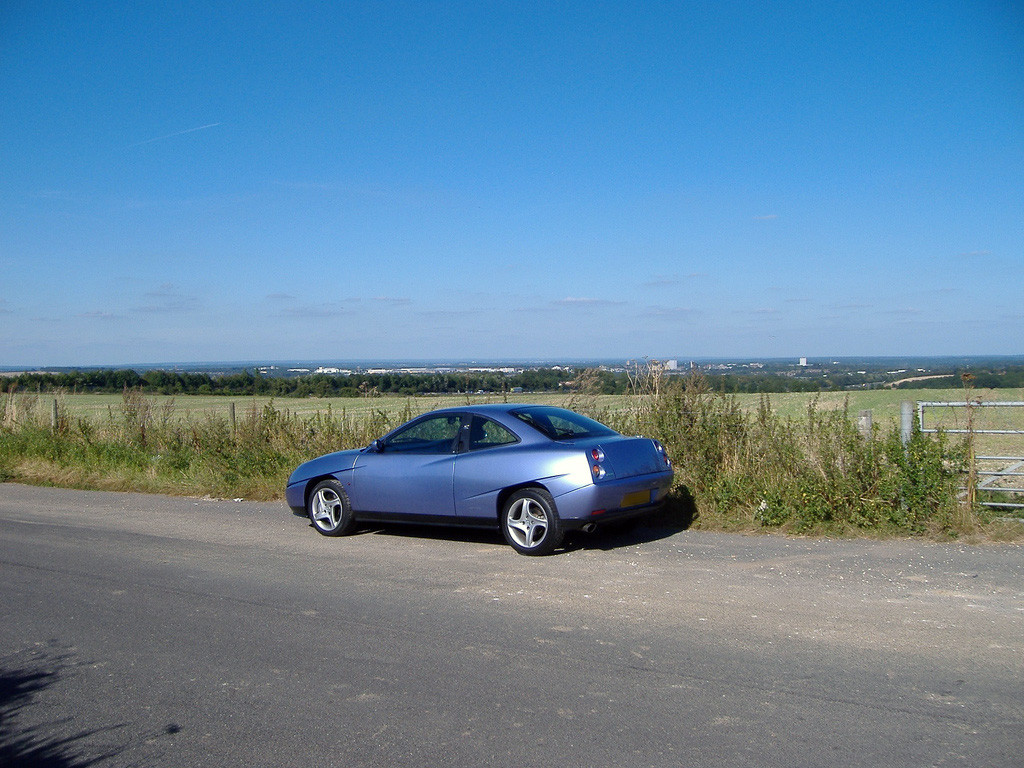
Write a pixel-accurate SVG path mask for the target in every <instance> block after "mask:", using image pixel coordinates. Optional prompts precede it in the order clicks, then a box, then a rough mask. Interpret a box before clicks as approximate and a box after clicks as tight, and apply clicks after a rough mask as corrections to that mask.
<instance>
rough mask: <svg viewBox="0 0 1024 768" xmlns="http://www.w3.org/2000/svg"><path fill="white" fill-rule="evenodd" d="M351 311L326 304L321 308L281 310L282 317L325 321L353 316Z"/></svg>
mask: <svg viewBox="0 0 1024 768" xmlns="http://www.w3.org/2000/svg"><path fill="white" fill-rule="evenodd" d="M351 314H352V312H351V310H348V309H345V308H344V307H336V306H333V305H330V304H324V305H321V306H319V307H298V308H295V307H289V308H287V309H283V310H281V313H280V315H279V316H280V317H289V318H294V319H299V320H323V319H326V318H331V317H343V316H345V315H351Z"/></svg>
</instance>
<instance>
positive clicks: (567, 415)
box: [512, 405, 618, 440]
mask: <svg viewBox="0 0 1024 768" xmlns="http://www.w3.org/2000/svg"><path fill="white" fill-rule="evenodd" d="M512 415H513V416H515V417H516V418H517V419H519V420H520V421H522V422H524V423H526V424H529V425H530V426H531V427H533V428H534V429H536V430H537V431H538V432H541V433H542V434H544V435H546V436H547V437H549V438H551V439H552V440H581V439H583V438H587V437H608V436H611V435H617V434H618V432H616V431H615V430H613V429H611V428H609V427H606V426H605V425H604V424H602V423H601V422H599V421H594V420H593V419H588V418H587V417H586V416H581V415H580V414H578V413H574V412H573V411H567V410H565V409H564V408H552V407H550V406H543V405H541V406H536V407H533V408H522V409H520V410H517V411H512Z"/></svg>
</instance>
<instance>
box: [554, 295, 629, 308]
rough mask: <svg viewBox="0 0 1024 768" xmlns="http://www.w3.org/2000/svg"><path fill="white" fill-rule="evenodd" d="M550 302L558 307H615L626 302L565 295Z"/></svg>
mask: <svg viewBox="0 0 1024 768" xmlns="http://www.w3.org/2000/svg"><path fill="white" fill-rule="evenodd" d="M551 303H552V304H554V305H555V306H559V307H617V306H621V305H623V304H625V303H626V302H624V301H612V300H611V299H595V298H592V297H589V296H566V297H565V298H564V299H556V300H555V301H553V302H551Z"/></svg>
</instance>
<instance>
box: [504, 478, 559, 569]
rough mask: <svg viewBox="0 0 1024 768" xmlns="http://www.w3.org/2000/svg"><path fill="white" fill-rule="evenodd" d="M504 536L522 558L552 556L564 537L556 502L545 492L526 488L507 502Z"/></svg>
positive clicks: (540, 489) (517, 492)
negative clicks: (524, 556) (527, 556)
mask: <svg viewBox="0 0 1024 768" xmlns="http://www.w3.org/2000/svg"><path fill="white" fill-rule="evenodd" d="M501 532H502V534H504V536H505V541H507V542H508V543H509V544H510V545H511V546H512V548H513V549H514V550H515V551H516V552H518V553H519V554H521V555H550V554H551V553H552V552H554V550H555V548H556V547H557V546H558V545H559V544H561V543H562V538H563V536H564V531H563V530H562V521H561V520H560V519H559V518H558V510H557V509H556V508H555V500H554V499H553V498H552V497H551V494H550V493H548V492H547V491H545V490H544V489H542V488H524V489H523V490H521V491H516V492H515V493H513V494H512V495H511V496H510V497H509V498H508V501H506V502H505V508H504V509H503V510H502V513H501Z"/></svg>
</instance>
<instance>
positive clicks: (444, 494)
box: [346, 413, 462, 517]
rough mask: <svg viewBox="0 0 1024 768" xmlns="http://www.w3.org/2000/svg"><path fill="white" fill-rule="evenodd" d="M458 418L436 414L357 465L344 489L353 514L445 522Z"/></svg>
mask: <svg viewBox="0 0 1024 768" xmlns="http://www.w3.org/2000/svg"><path fill="white" fill-rule="evenodd" d="M461 423H462V417H461V416H460V415H459V414H457V413H455V414H435V415H431V416H427V417H424V418H422V419H417V420H416V421H413V422H411V423H410V424H408V425H406V426H405V427H402V428H401V429H399V430H398V431H397V432H394V433H392V434H391V435H389V436H388V438H387V439H386V440H385V441H383V442H382V443H381V444H380V445H379V449H378V450H375V451H374V450H368V451H367V452H365V453H363V454H361V455H360V456H359V458H358V459H357V460H356V464H355V468H354V470H353V475H352V484H351V485H350V486H349V487H348V488H347V489H346V490H348V491H349V499H350V501H351V502H352V508H353V509H355V510H356V511H357V512H369V513H377V514H382V515H395V516H402V517H404V516H409V515H416V516H419V515H423V516H430V517H450V516H452V515H454V514H455V496H454V487H453V483H454V472H455V451H456V448H457V446H458V438H459V429H460V426H461Z"/></svg>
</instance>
